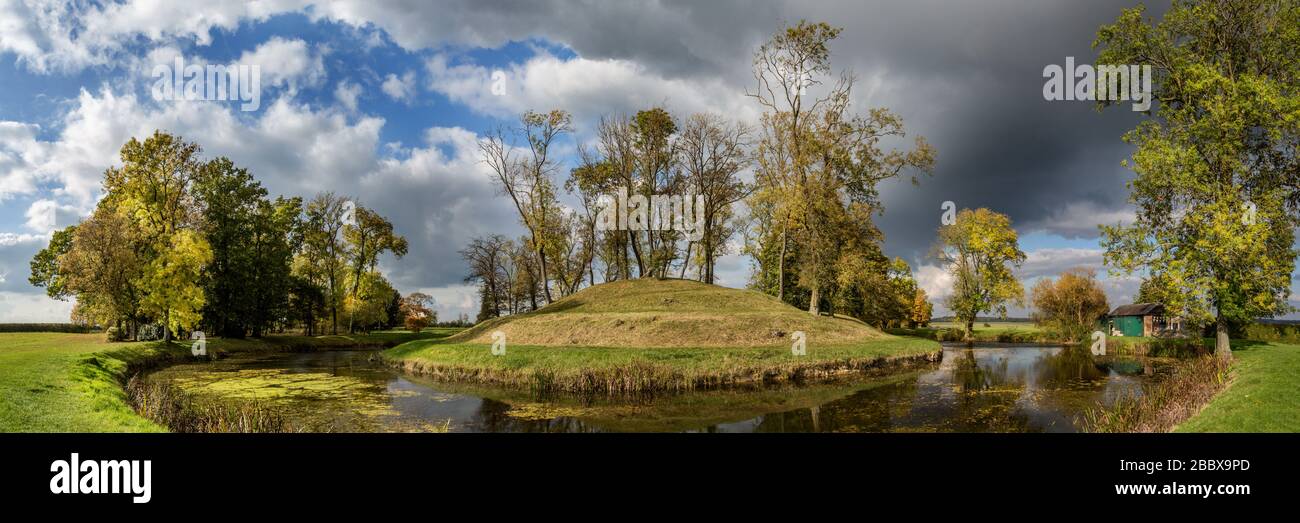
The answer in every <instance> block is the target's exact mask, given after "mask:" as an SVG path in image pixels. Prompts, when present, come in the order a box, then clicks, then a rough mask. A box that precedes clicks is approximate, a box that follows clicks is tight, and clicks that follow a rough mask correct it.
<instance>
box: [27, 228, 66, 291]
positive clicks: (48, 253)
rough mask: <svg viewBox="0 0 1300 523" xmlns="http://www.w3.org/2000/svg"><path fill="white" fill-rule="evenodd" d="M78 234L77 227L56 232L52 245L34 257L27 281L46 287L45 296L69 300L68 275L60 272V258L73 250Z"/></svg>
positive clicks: (51, 239) (52, 236)
mask: <svg viewBox="0 0 1300 523" xmlns="http://www.w3.org/2000/svg"><path fill="white" fill-rule="evenodd" d="M76 234H77V226H76V225H69V226H67V227H65V228H63V229H60V230H57V231H54V234H53V235H51V236H50V244H49V245H47V246H46V247H45V248H44V249H41V250H40V251H39V252H37V253H36V255H35V256H33V257H32V262H31V269H32V273H31V276H29V277H28V278H27V281H28V282H29V283H31V284H32V285H33V286H35V287H44V288H45V294H46V295H47V296H49V297H51V298H54V299H56V300H64V299H67V297H68V295H69V294H70V291H69V290H68V289H67V286H66V281H65V279H66V275H64V274H61V273H60V272H59V258H60V257H62V256H63V255H64V254H67V253H68V251H69V250H71V249H72V239H73V237H75V236H76Z"/></svg>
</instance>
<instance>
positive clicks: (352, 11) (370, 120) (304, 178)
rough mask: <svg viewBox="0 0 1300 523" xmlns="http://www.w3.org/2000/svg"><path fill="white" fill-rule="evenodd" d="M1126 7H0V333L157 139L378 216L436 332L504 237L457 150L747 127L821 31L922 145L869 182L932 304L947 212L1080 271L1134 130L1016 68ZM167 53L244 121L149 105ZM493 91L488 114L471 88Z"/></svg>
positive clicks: (44, 309) (24, 309) (470, 159)
mask: <svg viewBox="0 0 1300 523" xmlns="http://www.w3.org/2000/svg"><path fill="white" fill-rule="evenodd" d="M1129 3H1130V2H1126V1H1121V0H1108V1H1107V2H1102V3H1101V4H1100V5H1090V6H1076V5H1071V3H1068V2H1062V3H1060V4H1059V5H1053V4H1047V3H1043V4H1034V5H1030V6H1026V5H1024V4H1023V3H1021V2H1015V1H1012V0H1005V1H1003V0H997V1H994V2H992V3H991V4H989V5H981V6H973V5H972V6H966V5H962V4H958V5H955V6H954V5H952V4H945V5H943V9H944V10H945V12H947V13H949V14H948V15H945V16H943V17H936V16H935V14H934V13H935V12H936V9H937V8H938V6H939V5H940V4H939V3H938V2H937V0H924V1H920V2H909V3H883V4H880V5H869V6H864V5H862V4H861V3H860V2H847V1H846V2H818V3H815V4H809V3H804V2H796V1H774V2H764V3H759V4H749V3H744V2H738V1H732V0H726V1H718V2H705V3H686V2H676V1H666V2H653V3H606V2H585V1H581V0H577V1H565V0H546V1H538V2H524V3H517V4H509V5H495V4H488V3H483V2H474V1H469V0H464V1H448V2H440V3H438V4H436V5H435V4H432V3H412V4H410V5H404V4H398V3H375V2H364V1H350V0H337V1H331V2H310V1H304V0H270V1H267V2H262V3H258V4H243V3H235V2H215V3H205V4H190V5H179V4H178V5H171V4H158V5H155V4H152V3H149V2H121V3H119V2H110V3H102V2H91V3H89V4H84V5H82V4H77V5H67V4H63V3H59V2H45V1H43V0H0V322H8V321H66V320H67V313H68V310H69V309H70V304H68V303H58V302H54V301H52V300H49V299H47V298H44V297H43V296H42V295H41V293H40V290H39V289H35V288H33V287H31V286H30V285H28V284H27V282H26V277H27V260H29V259H30V257H31V255H32V254H33V253H35V251H36V250H37V249H39V248H41V247H42V246H43V245H44V243H45V241H46V240H47V238H48V234H49V232H50V231H51V230H52V229H53V228H55V227H62V226H66V225H68V224H70V223H73V222H75V221H76V220H78V219H80V217H82V216H84V215H86V214H87V213H88V212H89V210H90V209H91V208H92V207H93V205H94V202H95V201H96V199H97V198H98V197H99V194H98V183H99V175H100V174H101V173H102V172H103V170H104V169H105V168H107V167H109V166H110V165H114V164H115V163H116V151H117V149H118V148H119V147H120V146H121V144H122V143H123V142H125V141H126V140H128V139H129V138H131V137H132V136H143V135H144V134H147V133H149V132H151V131H152V130H153V129H158V128H161V129H165V130H168V131H171V132H174V133H178V134H181V135H183V136H184V137H186V138H187V139H190V140H193V141H197V142H198V143H199V144H200V145H201V146H203V147H204V149H205V153H206V154H207V155H209V156H215V155H226V156H229V157H230V158H232V159H233V160H234V161H235V162H236V163H238V164H241V165H244V166H247V167H249V168H250V169H251V170H252V171H253V173H254V175H255V176H257V177H258V179H259V180H261V181H262V182H263V183H264V185H266V186H267V188H268V189H269V190H270V191H271V192H272V194H285V195H293V196H304V197H310V196H311V195H313V194H315V193H316V192H319V191H327V190H328V191H335V192H338V193H342V194H347V195H350V196H353V197H356V198H358V199H360V200H361V202H362V203H363V204H365V205H368V206H371V207H375V208H378V209H380V210H381V211H382V212H384V213H385V214H386V215H388V216H389V217H390V219H392V220H393V222H394V224H395V225H396V226H397V229H398V231H399V232H400V233H402V234H404V235H405V236H407V238H408V240H410V241H411V253H410V254H409V255H408V256H406V257H405V258H404V259H402V260H395V259H386V260H384V261H383V268H384V269H385V271H386V272H387V273H388V274H389V275H390V278H391V279H392V280H393V282H394V283H395V284H396V286H397V287H398V288H399V289H400V290H401V291H403V292H412V291H416V290H420V291H424V292H427V293H430V294H431V295H433V296H434V297H435V299H436V301H437V306H438V309H439V312H440V314H441V315H442V316H443V317H448V316H455V315H457V314H460V313H468V314H471V315H472V314H473V313H474V312H475V311H477V308H478V307H477V304H476V299H477V298H476V296H475V293H474V291H473V289H472V288H470V287H468V286H466V285H465V284H464V283H463V281H462V280H463V277H464V275H465V274H464V273H465V271H466V269H465V267H464V264H463V263H462V262H461V261H460V259H459V257H458V256H457V255H456V253H455V251H456V250H457V249H459V248H461V247H462V246H464V244H465V243H466V242H467V241H468V240H469V238H471V237H473V236H475V235H480V234H488V233H504V234H511V235H517V234H520V233H521V232H522V230H521V229H520V227H519V226H518V224H517V223H516V218H515V215H514V213H513V209H512V208H511V207H510V206H509V205H508V203H507V202H506V201H505V200H503V199H502V198H501V197H499V196H498V195H496V193H495V190H494V189H493V187H492V186H491V184H490V183H489V177H488V173H487V172H486V170H485V167H484V166H483V165H482V164H481V163H480V162H479V161H478V157H477V150H476V146H475V143H476V142H475V141H476V140H477V138H478V137H479V135H480V134H481V133H484V132H486V131H489V130H491V129H492V128H494V127H496V126H498V125H508V124H510V123H512V122H513V121H514V119H515V117H517V115H518V114H519V113H520V112H522V111H524V110H529V109H533V110H549V109H552V108H563V109H567V110H569V111H571V112H572V113H573V114H574V117H575V127H576V129H577V131H576V133H575V134H574V135H573V136H570V137H567V138H566V139H564V141H563V143H561V144H560V150H561V152H562V153H564V154H565V158H566V161H568V162H572V161H573V160H574V156H575V154H574V153H575V152H576V148H577V145H578V144H579V143H588V142H590V141H591V140H592V130H593V129H594V128H595V126H596V124H597V122H598V121H599V118H600V117H602V116H606V115H612V114H618V113H631V112H635V111H636V110H640V109H645V108H648V107H652V106H656V105H662V106H664V107H666V108H667V109H668V110H669V111H670V112H672V113H673V114H674V115H676V116H678V117H679V118H684V117H686V116H688V115H690V114H692V113H696V112H714V113H719V114H722V115H724V116H726V117H728V118H732V119H735V120H739V121H741V122H745V123H751V124H752V123H754V122H756V121H757V116H758V114H759V112H760V110H759V107H758V106H757V104H756V103H754V102H753V101H752V100H750V99H749V98H747V97H746V96H745V89H746V88H747V87H749V84H750V82H751V77H750V72H749V66H750V58H751V56H752V53H753V50H754V49H755V48H756V47H757V46H758V45H759V44H760V43H761V42H762V41H763V40H764V39H765V38H766V37H767V36H768V35H769V34H770V33H771V32H772V31H774V30H776V29H777V28H778V27H780V25H781V24H782V23H784V22H788V21H795V20H798V19H801V18H808V19H813V20H826V21H829V22H831V23H833V24H835V25H840V26H843V27H844V29H845V31H844V33H843V35H842V36H841V38H840V39H839V40H837V42H836V43H835V45H834V47H833V48H832V53H833V54H832V56H833V62H834V63H835V66H836V68H843V69H847V70H851V71H852V72H853V73H854V74H855V75H856V76H857V78H858V80H859V83H858V87H857V88H856V89H855V90H854V104H855V107H858V108H859V109H860V110H864V111H865V109H866V108H867V107H873V106H884V107H888V108H890V109H891V110H893V111H895V112H896V113H898V114H899V115H900V116H902V117H903V119H904V121H905V122H906V123H907V125H908V128H909V130H911V131H912V132H914V133H917V134H921V135H924V136H926V138H927V139H929V141H930V142H931V143H933V144H934V145H935V146H936V148H937V150H938V168H937V169H936V171H935V173H934V176H933V177H930V178H926V179H923V180H922V181H921V184H920V185H919V186H913V185H911V184H910V183H892V182H891V183H887V184H886V186H885V187H883V190H882V196H883V197H884V200H885V205H886V211H885V214H884V215H883V216H881V217H880V220H879V225H880V227H881V229H882V230H883V232H884V233H885V236H886V243H885V247H886V252H887V254H890V255H892V256H901V257H903V258H905V259H907V260H908V261H909V262H910V263H912V264H913V267H914V268H915V269H916V273H917V277H918V279H919V280H920V281H921V284H922V285H923V286H925V287H926V288H927V289H928V290H930V291H931V294H933V295H936V296H942V295H943V293H944V292H945V285H946V283H945V280H944V277H943V274H942V270H941V269H940V268H938V267H937V266H935V265H934V262H933V260H930V259H928V258H927V257H926V254H927V250H928V247H929V245H930V243H931V242H933V239H934V229H935V228H936V227H937V226H938V220H939V215H940V210H939V204H940V202H942V201H946V200H952V201H955V202H957V204H958V206H960V207H977V206H987V207H990V208H993V209H995V210H998V211H1000V212H1004V213H1007V214H1008V215H1009V216H1011V218H1012V219H1013V223H1015V224H1016V227H1017V229H1018V230H1019V231H1020V233H1021V235H1022V237H1021V239H1022V247H1023V248H1024V250H1025V251H1026V252H1027V253H1029V256H1030V260H1029V262H1028V263H1027V264H1026V267H1025V268H1023V269H1022V275H1023V276H1024V277H1025V278H1027V279H1029V280H1032V278H1035V277H1038V276H1040V275H1043V274H1055V273H1056V272H1059V271H1060V270H1063V269H1065V268H1069V267H1072V266H1079V265H1082V266H1089V267H1093V268H1099V269H1100V268H1101V251H1100V248H1099V246H1098V243H1097V237H1096V225H1097V224H1098V223H1113V222H1114V221H1117V220H1123V219H1125V218H1128V217H1131V213H1132V210H1131V208H1130V207H1129V206H1128V204H1127V203H1126V202H1125V197H1126V194H1127V191H1126V189H1125V187H1124V184H1125V182H1126V181H1127V180H1129V179H1131V177H1132V173H1131V172H1129V171H1128V170H1126V169H1124V168H1123V167H1121V166H1120V164H1119V162H1120V161H1121V160H1122V159H1123V158H1124V157H1126V156H1127V155H1128V154H1129V152H1130V151H1129V149H1128V147H1127V146H1126V145H1124V144H1123V143H1122V142H1121V141H1120V140H1119V137H1120V135H1121V134H1122V133H1123V131H1124V130H1126V129H1128V128H1131V127H1132V126H1133V124H1134V123H1136V121H1137V118H1136V116H1135V115H1132V114H1124V113H1121V112H1115V111H1112V112H1109V113H1105V114H1098V113H1097V112H1096V111H1093V110H1092V109H1091V108H1090V107H1087V106H1086V105H1081V104H1070V103H1049V102H1045V101H1044V100H1042V99H1041V96H1040V94H1039V93H1040V92H1041V85H1042V79H1041V75H1040V73H1041V71H1042V68H1043V66H1044V65H1046V64H1050V63H1060V62H1061V61H1062V60H1063V59H1064V57H1065V56H1077V57H1083V58H1088V57H1091V56H1092V53H1093V51H1092V50H1091V47H1090V44H1091V41H1092V36H1093V35H1094V34H1095V31H1096V28H1097V26H1098V25H1100V24H1102V23H1107V22H1108V21H1110V20H1113V19H1114V17H1115V16H1116V15H1118V12H1119V8H1120V7H1123V6H1126V5H1127V4H1129ZM1012 12H1014V14H1015V16H1010V15H1009V13H1012ZM908 27H912V28H916V27H927V28H928V29H927V30H926V31H917V30H915V29H910V30H909V29H908ZM1027 43H1028V44H1032V45H1026V44H1027ZM176 56H182V57H184V59H185V60H186V62H187V63H212V64H244V63H251V64H256V65H259V66H260V67H261V71H262V86H261V87H262V88H261V106H260V108H259V109H258V110H257V111H253V112H243V111H240V110H239V105H238V102H222V101H211V102H208V101H189V102H186V101H171V100H155V99H153V97H152V95H151V91H150V87H151V85H152V82H153V78H152V77H151V76H150V74H149V73H150V71H151V69H152V67H153V66H154V65H157V64H159V63H163V64H170V63H172V60H173V59H174V58H175V57H176ZM496 71H500V72H502V73H503V74H504V75H505V78H506V85H507V89H506V91H505V93H504V94H503V95H497V94H494V93H493V92H492V91H491V88H490V87H491V86H490V83H491V78H492V77H491V75H492V73H493V72H496ZM749 266H750V263H749V260H747V259H745V258H743V257H741V256H739V255H735V254H732V255H729V256H727V257H724V258H723V259H722V260H721V261H720V266H719V269H718V272H719V275H720V278H721V282H722V283H723V284H725V285H730V286H743V285H744V284H745V282H746V279H747V277H748V271H749ZM1103 272H1104V269H1103ZM1137 281H1138V280H1137V279H1135V278H1107V279H1106V286H1107V292H1108V294H1109V295H1110V297H1111V300H1112V301H1113V302H1120V301H1127V300H1130V299H1131V298H1132V294H1133V293H1134V291H1135V290H1136V285H1137ZM1031 284H1032V281H1027V283H1026V287H1028V286H1029V285H1031ZM939 312H940V313H942V312H943V309H942V307H940V308H939ZM1024 312H1025V311H1023V310H1022V309H1018V310H1013V311H1012V313H1013V314H1023V313H1024Z"/></svg>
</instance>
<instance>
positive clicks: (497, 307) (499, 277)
mask: <svg viewBox="0 0 1300 523" xmlns="http://www.w3.org/2000/svg"><path fill="white" fill-rule="evenodd" d="M507 242H508V240H507V239H506V237H505V236H502V235H500V234H493V235H491V236H488V237H486V238H474V239H473V240H470V243H469V245H467V246H465V248H464V249H461V251H460V257H461V258H462V259H464V260H465V263H467V264H469V274H468V275H467V276H465V281H466V282H478V284H479V286H480V287H481V291H480V293H479V295H480V296H479V297H480V299H481V306H482V310H481V311H480V313H479V318H478V321H483V320H486V319H490V318H495V317H497V316H500V315H501V309H502V305H503V303H502V302H503V301H505V300H508V299H509V296H508V295H509V292H510V290H509V289H508V286H507V285H506V284H505V282H506V280H507V275H506V273H507V272H508V271H507V270H506V269H505V265H506V264H507V263H510V261H511V260H510V259H509V258H510V254H509V251H508V250H507Z"/></svg>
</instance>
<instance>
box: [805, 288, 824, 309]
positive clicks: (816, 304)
mask: <svg viewBox="0 0 1300 523" xmlns="http://www.w3.org/2000/svg"><path fill="white" fill-rule="evenodd" d="M820 287H821V286H820V285H816V284H814V285H813V288H812V297H811V298H809V300H808V313H809V314H812V315H813V316H817V315H818V314H821V303H820V302H821V296H822V293H821V288H820Z"/></svg>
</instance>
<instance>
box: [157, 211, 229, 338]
mask: <svg viewBox="0 0 1300 523" xmlns="http://www.w3.org/2000/svg"><path fill="white" fill-rule="evenodd" d="M169 238H170V244H168V245H167V248H166V249H164V250H163V251H162V252H161V253H159V254H158V256H156V257H155V258H154V259H153V260H152V261H151V262H150V263H149V264H148V265H147V266H145V271H144V276H143V278H142V279H141V285H140V286H141V287H142V288H144V289H148V290H147V291H146V292H145V293H144V298H143V299H142V300H141V303H140V307H141V310H142V311H143V312H144V313H146V314H149V315H150V316H152V317H154V318H163V321H164V324H163V327H165V329H164V332H166V333H167V334H165V335H164V341H171V336H170V335H171V334H173V333H175V334H179V333H180V332H181V331H182V330H187V329H191V328H193V327H194V326H195V325H197V324H198V323H199V321H200V320H201V319H202V318H203V315H202V313H201V311H202V309H203V304H204V303H205V296H204V293H203V287H201V286H199V285H198V283H197V282H198V281H199V275H200V272H201V271H202V270H203V267H204V266H206V265H207V264H208V263H210V262H211V261H212V249H211V248H209V247H208V242H207V241H205V240H204V239H203V237H202V236H200V235H199V234H198V233H196V232H194V231H192V230H189V229H182V230H180V231H177V232H176V233H174V234H172V235H170V237H169Z"/></svg>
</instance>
